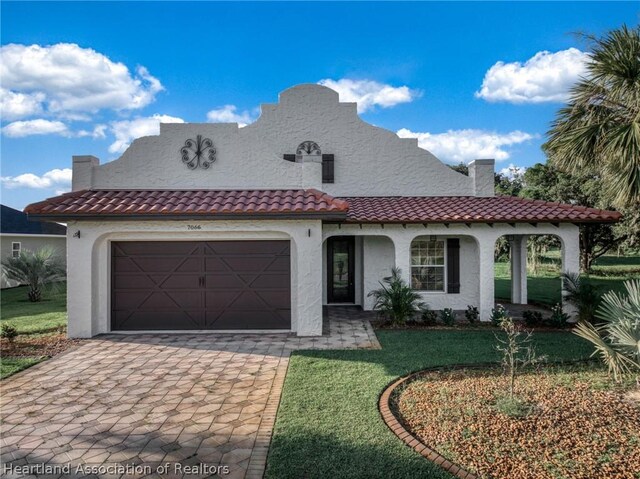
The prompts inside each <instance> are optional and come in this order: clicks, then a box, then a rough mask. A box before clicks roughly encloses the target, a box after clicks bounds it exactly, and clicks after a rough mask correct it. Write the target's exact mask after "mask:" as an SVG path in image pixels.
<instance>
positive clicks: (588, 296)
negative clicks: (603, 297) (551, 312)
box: [562, 273, 600, 323]
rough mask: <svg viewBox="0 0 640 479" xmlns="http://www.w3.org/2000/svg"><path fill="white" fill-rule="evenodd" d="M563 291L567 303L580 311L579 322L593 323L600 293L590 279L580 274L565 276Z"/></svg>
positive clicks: (563, 277)
mask: <svg viewBox="0 0 640 479" xmlns="http://www.w3.org/2000/svg"><path fill="white" fill-rule="evenodd" d="M562 290H563V292H564V298H565V299H566V301H567V302H568V303H570V304H572V305H573V306H575V307H576V309H577V310H578V320H579V321H588V322H590V323H592V322H593V321H594V320H595V316H596V310H597V309H598V305H599V304H600V291H599V289H598V288H597V287H596V286H594V285H593V284H592V283H591V282H590V281H589V279H588V278H586V277H584V276H582V275H579V274H573V273H570V274H563V275H562Z"/></svg>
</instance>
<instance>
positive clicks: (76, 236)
mask: <svg viewBox="0 0 640 479" xmlns="http://www.w3.org/2000/svg"><path fill="white" fill-rule="evenodd" d="M73 237H74V238H80V230H78V231H76V232H75V233H73Z"/></svg>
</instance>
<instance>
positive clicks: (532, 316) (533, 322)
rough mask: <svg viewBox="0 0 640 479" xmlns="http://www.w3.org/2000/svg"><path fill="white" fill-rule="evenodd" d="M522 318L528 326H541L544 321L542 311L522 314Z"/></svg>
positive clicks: (528, 311) (529, 311)
mask: <svg viewBox="0 0 640 479" xmlns="http://www.w3.org/2000/svg"><path fill="white" fill-rule="evenodd" d="M522 318H523V319H524V322H525V324H526V325H527V326H540V325H542V323H543V321H544V320H543V318H542V313H541V312H540V311H531V310H527V311H524V312H523V313H522Z"/></svg>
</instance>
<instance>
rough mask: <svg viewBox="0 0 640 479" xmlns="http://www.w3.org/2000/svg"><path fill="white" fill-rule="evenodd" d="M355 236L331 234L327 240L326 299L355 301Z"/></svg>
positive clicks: (344, 301)
mask: <svg viewBox="0 0 640 479" xmlns="http://www.w3.org/2000/svg"><path fill="white" fill-rule="evenodd" d="M354 253H355V237H354V236H332V237H331V238H329V239H328V240H327V254H328V257H327V279H328V284H327V300H328V302H329V303H354V302H355V287H354V276H355V254H354Z"/></svg>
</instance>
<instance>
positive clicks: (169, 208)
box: [25, 189, 620, 223]
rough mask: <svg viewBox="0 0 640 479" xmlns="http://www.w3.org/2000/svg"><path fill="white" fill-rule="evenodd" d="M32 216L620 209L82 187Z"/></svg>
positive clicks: (494, 200) (479, 214)
mask: <svg viewBox="0 0 640 479" xmlns="http://www.w3.org/2000/svg"><path fill="white" fill-rule="evenodd" d="M25 212H26V213H27V214H28V215H29V216H31V217H35V218H42V219H47V218H50V219H52V220H56V221H63V220H65V219H82V218H84V219H91V218H100V219H133V218H142V219H185V218H207V219H259V218H262V219H288V218H293V219H295V218H316V219H322V220H326V221H338V222H347V223H525V222H526V223H536V222H550V223H556V222H558V223H559V222H572V223H601V222H615V221H618V220H619V219H620V213H618V212H615V211H606V210H599V209H594V208H586V207H584V206H575V205H568V204H562V203H550V202H546V201H540V200H530V199H524V198H516V197H511V196H492V197H476V196H402V197H399V196H394V197H371V196H361V197H345V198H334V197H333V196H331V195H329V194H327V193H324V192H322V191H318V190H315V189H298V190H83V191H75V192H72V193H67V194H64V195H60V196H56V197H53V198H49V199H47V200H44V201H41V202H38V203H33V204H31V205H29V206H27V207H26V208H25Z"/></svg>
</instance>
